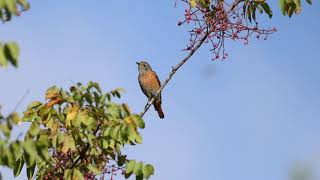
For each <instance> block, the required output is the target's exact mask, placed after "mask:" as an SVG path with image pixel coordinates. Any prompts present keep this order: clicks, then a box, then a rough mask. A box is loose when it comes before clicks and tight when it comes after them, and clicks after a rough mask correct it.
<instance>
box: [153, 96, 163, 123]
mask: <svg viewBox="0 0 320 180" xmlns="http://www.w3.org/2000/svg"><path fill="white" fill-rule="evenodd" d="M153 105H154V109H155V110H156V111H157V112H158V115H159V117H160V119H163V118H164V113H163V111H162V108H161V100H156V101H155V102H154V103H153Z"/></svg>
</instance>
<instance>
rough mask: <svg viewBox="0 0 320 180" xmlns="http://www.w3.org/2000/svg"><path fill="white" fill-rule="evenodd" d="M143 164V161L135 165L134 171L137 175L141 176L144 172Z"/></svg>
mask: <svg viewBox="0 0 320 180" xmlns="http://www.w3.org/2000/svg"><path fill="white" fill-rule="evenodd" d="M142 166H143V163H142V162H138V163H136V164H135V165H134V169H133V173H134V174H135V175H136V176H140V175H141V174H142Z"/></svg>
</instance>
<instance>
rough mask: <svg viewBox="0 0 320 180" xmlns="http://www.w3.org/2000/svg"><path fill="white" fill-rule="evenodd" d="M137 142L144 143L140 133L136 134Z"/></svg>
mask: <svg viewBox="0 0 320 180" xmlns="http://www.w3.org/2000/svg"><path fill="white" fill-rule="evenodd" d="M135 142H136V143H138V144H142V136H141V135H140V134H137V135H136V139H135Z"/></svg>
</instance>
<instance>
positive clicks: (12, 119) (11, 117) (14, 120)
mask: <svg viewBox="0 0 320 180" xmlns="http://www.w3.org/2000/svg"><path fill="white" fill-rule="evenodd" d="M8 120H9V121H10V122H12V123H13V124H18V123H19V122H20V121H21V118H20V116H19V114H18V113H17V112H13V113H11V114H10V115H9V117H8Z"/></svg>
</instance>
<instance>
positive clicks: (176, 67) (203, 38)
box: [140, 32, 209, 117]
mask: <svg viewBox="0 0 320 180" xmlns="http://www.w3.org/2000/svg"><path fill="white" fill-rule="evenodd" d="M208 34H209V32H206V33H205V35H204V36H203V37H202V38H201V39H200V40H199V42H198V44H197V45H196V46H195V47H194V48H193V49H191V51H190V52H189V54H188V55H187V56H186V57H185V58H184V59H183V60H182V61H181V62H180V63H179V64H177V65H176V66H174V67H173V68H172V71H171V72H170V74H169V76H168V78H167V79H166V80H165V81H164V82H163V84H162V86H161V87H160V89H159V90H158V91H157V93H156V94H155V96H153V97H152V98H151V99H149V100H148V102H147V104H146V106H145V107H144V110H143V112H141V114H140V116H141V117H143V116H144V114H145V113H146V112H147V111H148V110H149V108H150V106H151V105H152V103H153V102H154V101H155V98H156V97H158V96H159V94H160V93H161V91H162V90H163V89H164V87H165V86H166V85H167V84H168V82H169V81H170V80H171V78H172V77H173V75H174V74H175V73H176V72H177V71H178V69H179V68H180V67H181V66H183V65H184V63H186V62H187V61H188V60H189V59H190V58H191V57H192V55H193V54H194V53H195V52H196V51H197V50H198V49H199V47H200V46H201V45H202V44H203V43H204V41H205V40H206V39H207V37H208Z"/></svg>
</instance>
